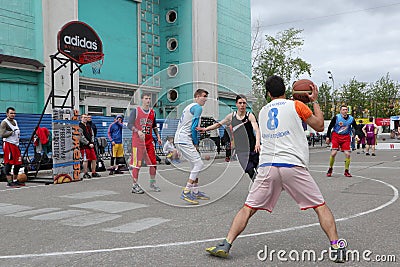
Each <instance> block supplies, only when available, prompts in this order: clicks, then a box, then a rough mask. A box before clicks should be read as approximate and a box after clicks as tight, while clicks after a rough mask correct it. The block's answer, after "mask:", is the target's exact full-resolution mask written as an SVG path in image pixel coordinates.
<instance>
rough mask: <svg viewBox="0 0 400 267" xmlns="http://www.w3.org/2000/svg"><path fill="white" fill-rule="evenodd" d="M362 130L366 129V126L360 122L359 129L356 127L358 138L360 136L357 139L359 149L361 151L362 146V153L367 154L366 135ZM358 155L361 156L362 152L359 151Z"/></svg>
mask: <svg viewBox="0 0 400 267" xmlns="http://www.w3.org/2000/svg"><path fill="white" fill-rule="evenodd" d="M362 128H364V124H363V121H362V120H359V121H358V124H357V127H356V136H358V139H357V149H360V145H361V149H362V151H361V153H363V154H364V153H365V152H364V149H365V134H364V132H363V131H362ZM357 154H360V151H357Z"/></svg>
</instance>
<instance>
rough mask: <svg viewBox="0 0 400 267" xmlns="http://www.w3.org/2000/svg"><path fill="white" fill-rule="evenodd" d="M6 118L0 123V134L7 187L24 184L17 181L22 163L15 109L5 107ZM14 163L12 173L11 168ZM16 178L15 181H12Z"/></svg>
mask: <svg viewBox="0 0 400 267" xmlns="http://www.w3.org/2000/svg"><path fill="white" fill-rule="evenodd" d="M6 112H7V114H6V115H7V118H5V119H4V120H3V121H2V122H1V125H0V136H1V137H2V138H3V152H4V164H5V171H6V177H7V186H8V187H13V188H16V187H20V186H23V185H25V184H24V183H19V182H18V181H17V177H18V172H19V169H20V168H21V165H22V158H21V151H20V150H19V147H18V145H19V134H20V130H19V127H18V123H17V121H16V120H15V119H14V118H15V109H14V108H13V107H8V108H7V111H6ZM13 165H14V169H13V175H11V168H12V166H13ZM14 180H16V182H14Z"/></svg>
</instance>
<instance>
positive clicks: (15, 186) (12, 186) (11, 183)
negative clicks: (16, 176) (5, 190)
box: [6, 182, 21, 188]
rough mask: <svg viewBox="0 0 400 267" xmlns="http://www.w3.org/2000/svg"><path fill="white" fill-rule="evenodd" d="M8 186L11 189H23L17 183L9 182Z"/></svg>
mask: <svg viewBox="0 0 400 267" xmlns="http://www.w3.org/2000/svg"><path fill="white" fill-rule="evenodd" d="M6 186H7V187H11V188H20V187H21V186H19V185H18V184H16V183H15V182H7V185H6Z"/></svg>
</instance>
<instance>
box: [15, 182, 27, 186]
mask: <svg viewBox="0 0 400 267" xmlns="http://www.w3.org/2000/svg"><path fill="white" fill-rule="evenodd" d="M14 183H15V184H16V185H18V186H25V183H23V182H19V181H15V182H14Z"/></svg>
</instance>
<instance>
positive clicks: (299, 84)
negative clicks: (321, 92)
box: [292, 79, 313, 103]
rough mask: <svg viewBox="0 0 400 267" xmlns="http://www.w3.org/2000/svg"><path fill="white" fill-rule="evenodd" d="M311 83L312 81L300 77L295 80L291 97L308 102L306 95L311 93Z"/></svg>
mask: <svg viewBox="0 0 400 267" xmlns="http://www.w3.org/2000/svg"><path fill="white" fill-rule="evenodd" d="M312 84H313V82H312V81H310V80H308V79H301V80H298V81H296V82H295V83H294V84H293V91H292V94H293V99H296V100H300V101H301V102H303V103H308V102H310V99H309V98H308V95H311V94H312V89H311V87H310V85H312Z"/></svg>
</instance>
